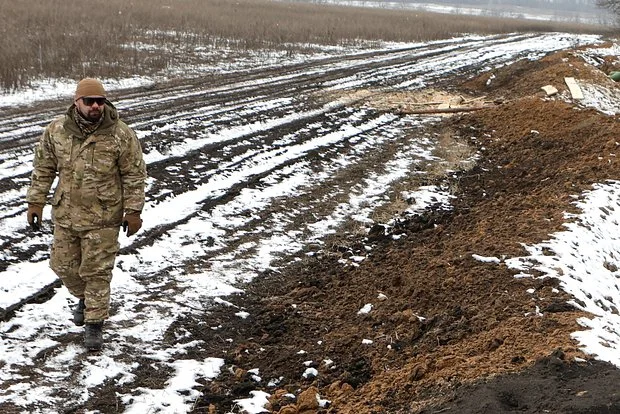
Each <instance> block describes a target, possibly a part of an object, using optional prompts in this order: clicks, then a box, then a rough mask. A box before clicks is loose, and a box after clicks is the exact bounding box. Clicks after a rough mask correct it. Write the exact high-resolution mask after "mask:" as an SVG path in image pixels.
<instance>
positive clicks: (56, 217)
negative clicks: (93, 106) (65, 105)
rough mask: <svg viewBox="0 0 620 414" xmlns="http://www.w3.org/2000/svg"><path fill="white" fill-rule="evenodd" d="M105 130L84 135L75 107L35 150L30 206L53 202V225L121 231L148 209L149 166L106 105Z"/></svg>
mask: <svg viewBox="0 0 620 414" xmlns="http://www.w3.org/2000/svg"><path fill="white" fill-rule="evenodd" d="M103 116H104V120H103V122H102V124H101V126H100V127H99V128H98V129H97V130H96V131H95V132H94V133H93V134H91V135H89V136H88V137H85V136H83V134H82V132H81V131H80V129H79V128H78V126H77V124H76V123H75V121H74V119H73V106H71V107H70V108H69V110H68V111H67V113H66V114H65V115H63V116H61V117H59V118H57V119H55V120H54V121H52V122H51V123H50V124H49V125H48V126H47V127H46V128H45V131H44V132H43V135H42V136H41V139H40V140H39V143H38V145H37V147H36V149H35V156H34V162H33V171H32V176H31V185H30V188H29V189H28V193H27V195H26V200H27V201H28V203H33V204H40V205H44V204H45V203H46V202H47V197H48V194H49V191H50V188H51V186H52V183H53V182H54V180H55V179H56V177H57V176H58V184H57V185H56V187H55V190H54V195H53V197H52V199H51V201H50V203H51V205H52V219H53V221H54V224H56V225H59V226H62V227H66V228H71V229H74V230H77V231H82V230H93V229H99V228H104V227H115V226H120V225H121V221H122V218H123V213H124V212H139V211H142V207H143V206H144V186H145V180H146V166H145V163H144V160H143V157H142V149H141V147H140V142H139V141H138V138H137V137H136V134H135V133H134V132H133V131H132V130H131V128H129V127H128V126H127V124H125V123H124V122H123V121H121V120H120V119H119V118H118V112H117V110H116V108H114V106H113V105H112V104H110V103H106V107H105V109H104V114H103Z"/></svg>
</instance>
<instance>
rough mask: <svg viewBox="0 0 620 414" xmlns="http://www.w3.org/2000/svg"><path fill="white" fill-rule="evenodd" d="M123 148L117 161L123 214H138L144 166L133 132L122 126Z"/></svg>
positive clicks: (138, 142) (140, 150)
mask: <svg viewBox="0 0 620 414" xmlns="http://www.w3.org/2000/svg"><path fill="white" fill-rule="evenodd" d="M121 134H122V135H123V140H122V142H123V147H122V149H121V153H120V157H119V160H118V165H119V170H120V175H121V185H122V187H123V209H124V210H125V212H126V213H127V212H140V211H142V208H143V207H144V187H145V182H146V164H145V163H144V158H143V156H142V147H141V146H140V141H138V137H137V136H136V134H135V132H134V131H133V130H131V129H130V128H129V127H128V126H126V125H123V128H122V132H121Z"/></svg>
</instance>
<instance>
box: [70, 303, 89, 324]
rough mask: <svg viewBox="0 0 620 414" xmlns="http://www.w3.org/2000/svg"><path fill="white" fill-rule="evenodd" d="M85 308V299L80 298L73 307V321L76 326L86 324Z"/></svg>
mask: <svg viewBox="0 0 620 414" xmlns="http://www.w3.org/2000/svg"><path fill="white" fill-rule="evenodd" d="M84 309H86V305H85V304H84V299H80V301H79V302H78V304H77V306H76V307H75V308H74V309H73V323H74V324H75V325H76V326H83V325H84Z"/></svg>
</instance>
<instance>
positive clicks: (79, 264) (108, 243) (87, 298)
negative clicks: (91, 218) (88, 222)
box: [50, 226, 119, 323]
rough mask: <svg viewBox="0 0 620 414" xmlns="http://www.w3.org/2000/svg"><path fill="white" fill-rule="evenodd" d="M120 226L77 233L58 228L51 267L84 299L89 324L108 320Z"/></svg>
mask: <svg viewBox="0 0 620 414" xmlns="http://www.w3.org/2000/svg"><path fill="white" fill-rule="evenodd" d="M118 234H119V227H113V228H111V227H108V228H104V229H96V230H86V231H75V230H71V229H68V228H65V227H61V226H54V241H53V243H52V252H51V257H50V267H51V268H52V270H53V271H54V272H55V273H56V274H57V275H58V277H59V278H60V280H62V283H63V284H64V285H65V286H66V287H67V289H68V290H69V292H70V293H71V294H72V295H73V296H76V297H77V298H79V299H84V303H85V304H86V309H85V311H84V321H85V322H86V323H93V322H101V321H103V320H104V319H107V318H108V316H109V310H110V281H111V280H112V269H113V268H114V260H115V259H116V254H117V253H118V249H119V244H118Z"/></svg>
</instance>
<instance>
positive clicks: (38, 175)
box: [26, 126, 58, 205]
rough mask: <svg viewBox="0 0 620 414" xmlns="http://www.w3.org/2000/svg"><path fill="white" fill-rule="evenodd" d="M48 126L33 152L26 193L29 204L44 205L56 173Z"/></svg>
mask: <svg viewBox="0 0 620 414" xmlns="http://www.w3.org/2000/svg"><path fill="white" fill-rule="evenodd" d="M50 130H51V127H50V126H48V127H47V128H46V129H45V131H43V134H42V135H41V138H40V139H39V142H38V144H37V146H36V147H35V150H34V161H33V170H32V174H31V176H30V188H28V192H27V193H26V201H27V202H28V203H30V204H39V205H44V204H45V203H46V201H47V195H48V193H49V191H50V188H51V186H52V183H53V182H54V179H55V178H56V175H57V171H58V159H57V157H56V153H55V150H54V146H53V144H52V139H51V135H50Z"/></svg>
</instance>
